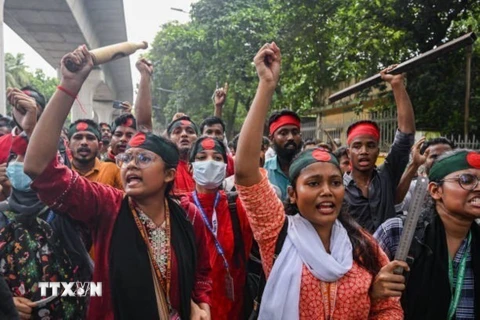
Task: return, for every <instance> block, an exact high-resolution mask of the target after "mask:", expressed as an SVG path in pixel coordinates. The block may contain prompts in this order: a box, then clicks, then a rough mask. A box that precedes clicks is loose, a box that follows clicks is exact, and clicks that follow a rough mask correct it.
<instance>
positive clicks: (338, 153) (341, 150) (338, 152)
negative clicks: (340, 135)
mask: <svg viewBox="0 0 480 320" xmlns="http://www.w3.org/2000/svg"><path fill="white" fill-rule="evenodd" d="M332 153H333V154H334V155H335V157H337V159H338V161H340V158H341V157H344V156H345V157H347V158H348V153H347V147H340V148H338V149H337V150H335V151H333V152H332Z"/></svg>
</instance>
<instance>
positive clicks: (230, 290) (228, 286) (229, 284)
mask: <svg viewBox="0 0 480 320" xmlns="http://www.w3.org/2000/svg"><path fill="white" fill-rule="evenodd" d="M225 292H226V294H227V298H228V299H229V300H230V301H235V287H234V284H233V278H232V276H231V275H230V273H229V272H227V273H226V274H225Z"/></svg>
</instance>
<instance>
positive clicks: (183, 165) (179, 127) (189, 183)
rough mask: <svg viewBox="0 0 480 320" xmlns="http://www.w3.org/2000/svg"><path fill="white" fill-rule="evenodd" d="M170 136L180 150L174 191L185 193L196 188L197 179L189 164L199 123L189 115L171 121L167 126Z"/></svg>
mask: <svg viewBox="0 0 480 320" xmlns="http://www.w3.org/2000/svg"><path fill="white" fill-rule="evenodd" d="M167 134H168V138H169V139H170V140H172V142H173V143H175V144H176V146H177V148H178V150H179V151H180V161H179V163H178V166H177V173H176V175H175V183H174V186H173V192H174V193H176V194H183V193H189V192H193V191H194V190H195V181H194V180H193V178H192V173H191V172H190V170H189V166H188V156H189V154H190V149H191V148H192V145H193V143H194V142H195V141H196V140H197V138H198V128H197V125H196V124H195V123H194V122H193V121H192V120H190V118H189V117H188V116H182V117H180V118H178V119H175V120H173V121H172V122H170V124H169V125H168V128H167Z"/></svg>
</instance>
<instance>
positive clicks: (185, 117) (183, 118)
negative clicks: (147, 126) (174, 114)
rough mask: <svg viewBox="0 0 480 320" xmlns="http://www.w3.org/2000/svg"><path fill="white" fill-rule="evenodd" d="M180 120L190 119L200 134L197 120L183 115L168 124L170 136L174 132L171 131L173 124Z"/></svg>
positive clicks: (196, 131)
mask: <svg viewBox="0 0 480 320" xmlns="http://www.w3.org/2000/svg"><path fill="white" fill-rule="evenodd" d="M180 120H187V121H190V122H191V123H192V124H193V126H194V130H195V133H196V134H197V135H198V127H197V125H196V124H195V122H193V121H192V119H190V117H189V116H181V117H180V118H178V119H175V120H173V121H172V122H170V123H169V124H168V127H167V135H168V136H170V134H171V133H172V132H171V130H172V126H173V125H174V124H175V123H177V122H178V121H180Z"/></svg>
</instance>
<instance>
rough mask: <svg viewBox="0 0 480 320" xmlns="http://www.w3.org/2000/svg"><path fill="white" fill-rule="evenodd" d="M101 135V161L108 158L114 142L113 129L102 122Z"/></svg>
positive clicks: (100, 124)
mask: <svg viewBox="0 0 480 320" xmlns="http://www.w3.org/2000/svg"><path fill="white" fill-rule="evenodd" d="M99 126H100V134H101V135H102V147H101V148H100V159H101V160H105V159H107V156H108V147H109V146H110V140H112V127H111V126H110V125H109V124H108V123H106V122H100V123H99Z"/></svg>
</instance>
